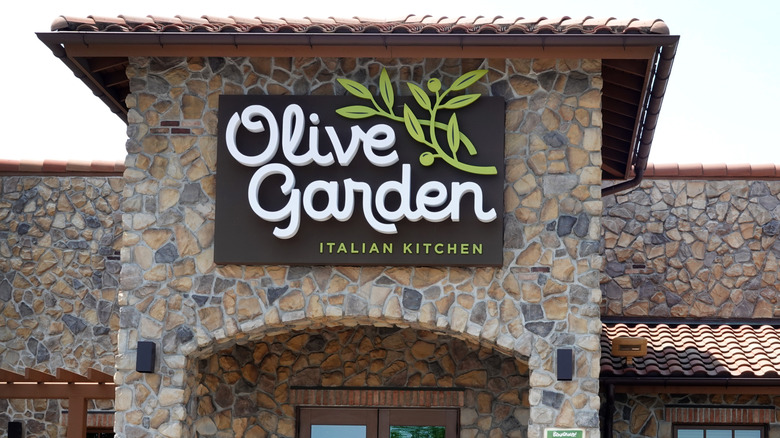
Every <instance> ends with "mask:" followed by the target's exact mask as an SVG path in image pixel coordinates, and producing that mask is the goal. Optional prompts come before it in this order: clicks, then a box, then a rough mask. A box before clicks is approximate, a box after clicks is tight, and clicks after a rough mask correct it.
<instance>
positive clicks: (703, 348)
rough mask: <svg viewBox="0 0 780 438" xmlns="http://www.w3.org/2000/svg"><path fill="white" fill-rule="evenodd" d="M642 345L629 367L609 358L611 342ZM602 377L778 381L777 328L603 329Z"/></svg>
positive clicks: (607, 326)
mask: <svg viewBox="0 0 780 438" xmlns="http://www.w3.org/2000/svg"><path fill="white" fill-rule="evenodd" d="M621 336H628V337H640V338H645V339H647V355H646V356H644V357H638V358H634V364H633V366H632V367H627V366H626V361H625V359H623V358H619V357H613V356H612V354H611V350H612V340H613V339H615V338H616V337H621ZM601 376H602V377H636V376H649V377H778V376H780V328H778V327H773V326H769V325H762V326H751V325H741V326H731V325H706V324H702V325H688V324H680V325H666V324H658V325H654V326H651V325H647V324H636V325H627V324H623V323H617V324H606V323H605V324H604V325H603V327H602V332H601Z"/></svg>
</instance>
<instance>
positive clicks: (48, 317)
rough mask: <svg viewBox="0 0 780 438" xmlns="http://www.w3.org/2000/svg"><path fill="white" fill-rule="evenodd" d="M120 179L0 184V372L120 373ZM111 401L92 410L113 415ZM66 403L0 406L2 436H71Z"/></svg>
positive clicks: (18, 179) (16, 179) (0, 402)
mask: <svg viewBox="0 0 780 438" xmlns="http://www.w3.org/2000/svg"><path fill="white" fill-rule="evenodd" d="M123 186H124V181H123V180H122V178H118V177H114V178H106V177H75V176H72V177H54V176H47V177H37V176H4V177H0V194H1V195H2V196H0V368H3V369H6V370H9V371H13V372H16V373H19V374H24V372H25V368H34V369H36V370H39V371H44V372H48V373H50V374H54V373H55V372H56V369H57V368H65V369H67V370H70V371H73V372H76V373H81V374H86V372H87V369H88V368H95V369H97V370H99V371H103V372H105V373H108V374H113V373H114V360H115V354H116V336H117V330H118V329H119V312H118V307H117V295H118V294H117V292H118V284H119V282H118V278H119V271H120V266H119V247H120V241H121V239H120V236H121V234H122V229H121V215H120V214H119V208H120V204H121V202H120V198H121V192H122V189H123ZM112 406H113V403H112V401H111V400H101V401H97V402H96V404H95V405H94V406H93V408H94V407H97V408H101V409H110V408H112ZM62 409H67V400H64V401H63V402H62V403H60V402H59V401H57V400H48V401H47V400H19V399H11V400H9V399H0V430H6V428H7V424H8V421H21V422H23V423H24V428H25V432H26V436H27V437H30V438H36V437H50V438H54V437H59V436H64V434H65V431H64V428H62V427H61V426H60V420H61V419H60V413H61V410H62Z"/></svg>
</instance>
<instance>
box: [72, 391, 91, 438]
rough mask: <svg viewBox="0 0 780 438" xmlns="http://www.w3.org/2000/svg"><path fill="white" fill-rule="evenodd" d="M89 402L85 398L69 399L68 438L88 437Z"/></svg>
mask: <svg viewBox="0 0 780 438" xmlns="http://www.w3.org/2000/svg"><path fill="white" fill-rule="evenodd" d="M87 400H88V399H86V398H84V397H69V398H68V435H67V438H84V437H85V436H87Z"/></svg>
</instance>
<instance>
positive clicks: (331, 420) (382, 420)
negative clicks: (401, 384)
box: [298, 407, 459, 438]
mask: <svg viewBox="0 0 780 438" xmlns="http://www.w3.org/2000/svg"><path fill="white" fill-rule="evenodd" d="M458 412H459V411H458V409H396V408H335V407H334V408H300V409H299V415H298V418H299V419H300V423H299V427H300V430H299V433H298V436H299V437H300V438H457V436H458V430H457V427H458Z"/></svg>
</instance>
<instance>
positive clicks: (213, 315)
mask: <svg viewBox="0 0 780 438" xmlns="http://www.w3.org/2000/svg"><path fill="white" fill-rule="evenodd" d="M198 317H199V318H200V323H201V324H203V326H204V327H206V329H208V330H209V331H215V330H217V329H218V328H220V327H222V310H221V309H220V308H218V307H204V308H202V309H199V310H198ZM267 319H268V317H267V316H266V321H267Z"/></svg>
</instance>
